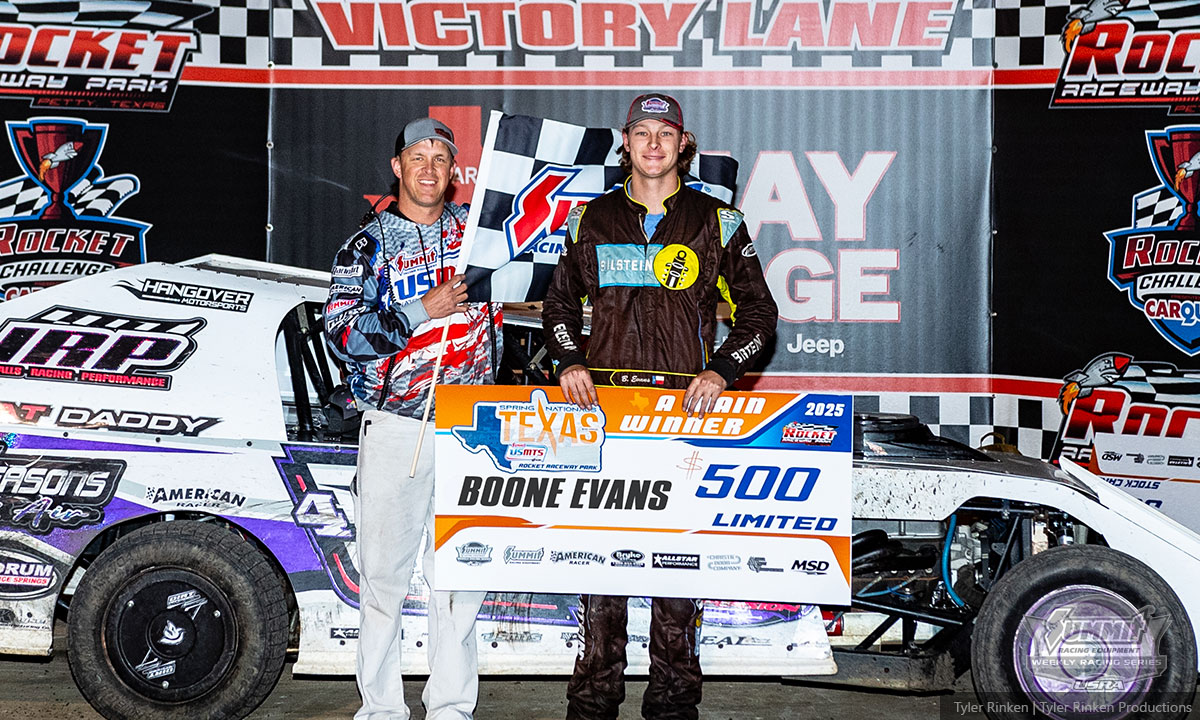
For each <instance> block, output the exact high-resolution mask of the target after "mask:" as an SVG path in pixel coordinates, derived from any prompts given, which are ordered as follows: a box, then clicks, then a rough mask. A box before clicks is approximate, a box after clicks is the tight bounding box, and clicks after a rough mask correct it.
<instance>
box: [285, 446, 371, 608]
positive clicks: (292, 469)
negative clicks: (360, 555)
mask: <svg viewBox="0 0 1200 720" xmlns="http://www.w3.org/2000/svg"><path fill="white" fill-rule="evenodd" d="M281 449H282V450H283V452H284V455H283V457H278V458H275V467H276V469H277V470H278V471H279V476H280V478H282V480H283V482H284V485H285V486H286V487H287V490H288V495H289V496H290V497H291V500H292V520H293V521H294V522H295V523H296V525H297V526H298V527H301V528H303V529H304V534H305V535H306V536H307V537H308V541H309V543H310V544H311V545H312V548H313V550H314V551H315V552H316V554H317V556H318V557H320V558H321V565H322V566H323V567H324V568H325V573H326V575H327V576H328V577H329V581H330V583H331V584H332V586H333V591H334V593H336V594H337V596H338V597H339V598H341V599H342V601H344V602H345V603H346V604H348V605H351V606H353V607H358V587H359V586H358V582H359V576H358V568H357V567H355V566H354V562H353V560H352V559H351V558H352V557H357V552H356V551H352V550H353V546H354V542H355V538H356V533H355V527H354V523H352V522H350V519H349V518H348V517H347V515H346V511H345V510H343V509H342V504H341V501H340V500H339V498H338V493H339V492H342V493H344V495H343V496H342V497H343V498H348V496H349V492H350V488H349V487H348V486H347V487H345V488H339V487H333V486H330V485H329V484H328V483H329V481H324V482H325V483H326V484H324V485H323V484H319V483H318V482H317V480H316V478H315V475H314V472H313V470H314V468H316V469H317V470H318V472H319V471H320V470H322V469H328V468H330V467H340V468H347V469H348V468H352V467H354V465H355V463H356V462H357V459H358V452H357V451H356V450H354V449H349V448H339V447H314V446H311V445H283V446H281ZM324 477H326V475H325V474H322V478H324ZM347 485H348V483H347Z"/></svg>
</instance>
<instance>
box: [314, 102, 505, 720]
mask: <svg viewBox="0 0 1200 720" xmlns="http://www.w3.org/2000/svg"><path fill="white" fill-rule="evenodd" d="M457 152H458V148H457V147H456V146H455V145H454V134H453V132H451V130H450V128H448V127H446V126H445V125H443V124H442V123H440V122H438V121H437V120H433V119H431V118H420V119H417V120H414V121H412V122H411V123H409V124H408V125H407V126H405V128H404V131H403V132H402V133H400V135H399V137H397V138H396V154H395V156H394V157H393V158H392V160H391V164H392V171H393V172H394V173H395V175H396V177H397V179H398V181H399V182H398V184H397V193H396V202H394V203H392V204H391V205H390V206H389V207H388V208H387V209H386V210H384V211H382V212H380V213H377V214H374V215H369V216H368V217H367V219H366V221H365V222H364V224H363V226H362V228H361V229H360V230H359V231H358V232H357V233H356V234H354V235H353V236H352V237H351V238H350V239H349V240H347V241H346V242H345V243H344V244H343V245H342V247H341V248H340V249H339V250H338V253H337V256H336V259H335V260H334V265H333V272H332V274H333V278H332V281H331V286H330V288H329V300H328V301H327V302H326V304H325V327H326V335H327V338H328V342H329V345H330V347H331V348H332V350H333V354H334V355H335V356H337V358H338V359H340V360H341V361H342V362H343V363H345V364H346V366H347V367H348V369H349V371H350V378H349V382H350V389H351V391H352V392H353V393H354V396H355V398H356V400H357V402H358V404H359V406H360V407H361V408H362V409H363V410H364V411H365V412H364V416H363V423H362V430H361V432H360V436H359V458H358V472H357V475H356V484H357V493H356V494H355V523H356V526H357V533H358V536H357V540H358V570H359V574H360V598H359V603H360V612H361V620H360V631H359V643H358V666H357V670H358V673H357V677H358V687H359V692H360V694H361V695H362V700H363V705H362V708H361V709H360V710H359V711H358V713H357V714H356V715H355V718H357V719H358V720H384V719H385V718H387V719H388V720H407V719H408V717H409V710H408V707H407V705H406V704H405V702H404V685H403V680H402V679H401V677H400V650H401V644H402V643H401V640H402V636H401V626H402V619H403V606H404V599H405V596H406V595H407V594H408V588H409V582H410V580H411V576H412V569H413V563H414V562H415V560H416V556H417V551H418V548H419V546H420V544H421V533H422V529H423V528H424V529H425V531H426V532H427V533H428V534H429V538H430V540H429V542H428V543H427V544H426V548H425V554H424V558H423V571H424V574H425V579H426V582H428V583H429V584H430V586H431V587H432V576H433V547H432V538H433V474H434V472H433V471H434V467H433V437H434V433H433V432H432V431H427V432H426V433H425V435H424V440H423V443H422V446H421V448H420V457H419V462H418V464H417V471H416V475H415V477H412V478H410V477H408V470H409V467H410V464H411V462H412V455H413V453H414V452H415V451H417V438H418V436H419V432H420V424H421V423H420V418H421V414H422V412H423V409H424V405H425V398H426V396H427V394H428V393H430V392H432V390H433V385H434V382H433V380H434V378H433V368H434V364H435V362H436V359H437V354H438V349H439V346H440V344H441V337H442V325H443V323H444V322H445V321H444V320H443V318H449V323H450V326H449V339H448V342H447V345H446V350H445V354H444V356H443V358H442V369H441V377H440V381H441V382H446V383H459V384H466V383H490V382H492V377H493V375H492V371H493V363H494V360H495V359H496V358H498V357H499V348H498V347H497V345H498V342H497V341H496V338H499V337H500V334H499V329H500V323H501V318H500V313H499V307H498V306H494V307H493V306H489V305H488V304H486V303H467V302H466V298H467V286H466V283H465V281H464V278H463V276H462V275H456V274H455V273H454V267H455V264H456V263H457V262H458V259H459V255H460V252H461V247H462V240H463V237H462V236H463V229H464V227H465V226H466V221H467V209H466V207H465V206H461V205H457V204H455V203H453V202H447V201H446V200H445V194H446V189H447V188H448V187H449V185H450V179H451V176H452V173H453V171H454V156H455V155H456V154H457ZM483 597H484V593H482V592H454V593H450V592H436V593H435V592H432V591H431V592H430V593H429V603H428V613H429V645H428V653H429V666H430V675H429V681H428V682H427V683H426V685H425V690H424V693H423V694H422V700H423V702H424V705H425V707H426V717H427V718H429V719H430V720H459V719H463V718H471V717H472V713H473V712H474V710H475V703H476V699H477V696H478V689H479V680H478V675H477V670H478V660H477V655H476V649H475V616H476V614H477V613H478V612H479V608H480V606H481V605H482V603H483Z"/></svg>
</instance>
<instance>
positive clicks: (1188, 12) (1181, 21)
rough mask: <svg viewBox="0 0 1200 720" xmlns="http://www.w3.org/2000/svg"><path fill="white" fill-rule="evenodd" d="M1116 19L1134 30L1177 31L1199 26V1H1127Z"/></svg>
mask: <svg viewBox="0 0 1200 720" xmlns="http://www.w3.org/2000/svg"><path fill="white" fill-rule="evenodd" d="M1116 17H1123V18H1128V19H1129V21H1130V22H1132V23H1133V27H1134V29H1135V30H1159V29H1161V30H1178V29H1181V28H1190V27H1196V26H1198V25H1200V0H1128V2H1127V3H1126V4H1125V9H1124V10H1122V11H1121V12H1119V13H1117V15H1116Z"/></svg>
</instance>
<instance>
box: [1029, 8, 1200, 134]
mask: <svg viewBox="0 0 1200 720" xmlns="http://www.w3.org/2000/svg"><path fill="white" fill-rule="evenodd" d="M1197 27H1200V4H1198V3H1195V2H1162V1H1154V0H1152V1H1151V2H1137V1H1136V0H1104V1H1102V0H1089V2H1087V3H1086V4H1084V5H1080V6H1076V7H1075V8H1074V9H1073V10H1072V11H1071V12H1070V13H1068V14H1067V22H1066V25H1065V26H1064V27H1063V30H1062V44H1063V50H1064V51H1065V52H1066V58H1065V60H1064V62H1063V66H1062V70H1061V71H1060V72H1059V77H1058V82H1057V83H1056V84H1055V86H1054V96H1053V98H1052V100H1051V102H1050V104H1051V106H1052V107H1081V106H1085V107H1123V108H1127V107H1138V106H1141V107H1147V106H1164V105H1165V106H1168V107H1170V108H1171V112H1172V113H1195V112H1200V76H1197V65H1196V58H1195V53H1194V52H1189V50H1191V49H1192V48H1193V46H1194V41H1195V40H1196V39H1197V33H1196V28H1197Z"/></svg>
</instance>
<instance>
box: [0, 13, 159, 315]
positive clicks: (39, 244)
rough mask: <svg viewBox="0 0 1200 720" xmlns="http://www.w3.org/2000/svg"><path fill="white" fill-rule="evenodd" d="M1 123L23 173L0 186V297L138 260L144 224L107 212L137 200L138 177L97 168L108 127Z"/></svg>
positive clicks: (71, 122) (59, 121) (66, 121)
mask: <svg viewBox="0 0 1200 720" xmlns="http://www.w3.org/2000/svg"><path fill="white" fill-rule="evenodd" d="M0 27H2V26H0ZM0 47H2V45H0ZM0 86H2V84H0ZM6 125H7V130H8V133H7V137H8V141H9V144H10V145H11V146H12V150H13V154H14V155H15V156H16V158H17V161H18V163H19V164H20V166H21V170H22V172H23V173H24V175H19V176H17V177H14V178H11V179H9V180H5V181H0V297H2V298H3V299H4V300H11V299H12V298H14V297H17V296H19V295H25V294H27V293H29V292H31V291H33V290H38V289H40V288H44V287H48V286H50V285H57V284H58V283H61V282H65V281H67V280H71V279H74V278H76V277H81V276H84V275H94V274H96V273H98V272H102V271H104V270H111V269H113V268H117V267H125V266H127V265H133V264H135V263H141V262H145V259H146V249H145V239H144V238H145V234H146V231H147V230H149V229H150V225H148V224H146V223H142V222H138V221H136V220H129V219H126V218H121V217H116V216H115V215H114V214H113V213H114V212H115V211H116V209H117V208H118V207H119V206H120V205H121V203H123V202H125V201H126V200H127V199H129V198H130V197H132V196H133V195H135V194H137V192H138V188H139V185H140V183H139V181H138V178H137V177H136V176H134V175H113V176H108V177H106V176H105V175H104V170H103V169H101V167H100V165H99V164H98V161H99V159H100V155H101V153H102V152H103V151H104V143H105V138H106V137H107V136H108V125H107V124H103V123H88V122H85V121H83V120H76V119H71V118H33V119H31V120H28V121H25V122H8V123H7V124H6Z"/></svg>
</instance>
